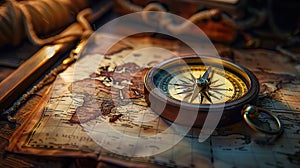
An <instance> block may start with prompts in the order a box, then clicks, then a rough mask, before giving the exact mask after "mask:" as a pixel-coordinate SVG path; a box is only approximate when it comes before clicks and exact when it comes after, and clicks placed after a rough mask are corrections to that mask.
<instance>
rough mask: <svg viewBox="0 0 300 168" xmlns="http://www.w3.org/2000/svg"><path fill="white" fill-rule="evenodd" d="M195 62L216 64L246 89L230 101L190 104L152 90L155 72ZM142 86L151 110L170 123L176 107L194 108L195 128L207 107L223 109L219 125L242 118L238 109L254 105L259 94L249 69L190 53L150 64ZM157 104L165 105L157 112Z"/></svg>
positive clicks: (257, 84)
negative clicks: (233, 76) (189, 54)
mask: <svg viewBox="0 0 300 168" xmlns="http://www.w3.org/2000/svg"><path fill="white" fill-rule="evenodd" d="M199 64H202V65H203V64H204V65H209V66H213V67H219V68H221V69H222V68H224V70H226V71H230V72H231V73H234V74H235V75H237V76H238V77H239V78H241V79H242V80H243V81H244V82H245V84H246V85H247V87H248V91H247V92H246V93H245V94H244V95H243V96H241V97H240V98H238V99H236V100H233V101H230V102H224V103H217V104H192V103H188V102H184V101H179V100H176V99H173V98H171V97H169V96H167V95H165V94H164V93H163V92H162V91H160V89H155V88H157V87H156V85H155V83H154V81H155V79H154V78H155V75H156V74H157V73H158V72H159V71H161V70H163V69H166V68H168V67H172V66H182V65H199ZM144 85H145V91H146V94H145V98H146V101H147V103H148V105H149V106H150V107H151V109H152V110H153V111H154V112H156V113H157V114H159V115H160V116H161V117H163V118H165V119H167V120H169V121H171V122H174V121H175V119H176V117H177V114H178V112H179V109H180V108H181V110H182V111H184V112H190V111H194V110H197V111H198V114H197V118H196V120H195V123H194V126H195V127H201V126H202V125H203V123H204V121H205V118H206V115H207V112H208V111H209V109H211V108H215V109H220V108H224V110H223V114H222V118H221V121H220V123H219V125H220V126H223V125H228V124H231V123H233V122H236V121H239V120H241V119H242V117H241V115H240V111H241V110H242V108H243V106H244V105H246V104H254V103H255V100H256V99H257V97H258V93H259V82H258V80H257V78H256V77H255V75H254V74H253V73H252V72H251V71H249V70H248V69H246V68H245V67H243V66H241V65H238V64H236V63H233V62H231V61H227V60H224V59H220V58H216V57H213V56H197V55H191V56H183V57H176V58H172V59H169V60H166V61H163V62H161V63H159V64H157V65H155V66H154V67H152V68H151V69H150V70H149V71H148V72H147V74H146V75H145V78H144ZM150 100H151V102H150ZM151 103H152V105H151ZM159 106H165V108H164V110H163V111H161V107H159ZM212 111H215V110H212ZM179 124H183V125H184V123H179Z"/></svg>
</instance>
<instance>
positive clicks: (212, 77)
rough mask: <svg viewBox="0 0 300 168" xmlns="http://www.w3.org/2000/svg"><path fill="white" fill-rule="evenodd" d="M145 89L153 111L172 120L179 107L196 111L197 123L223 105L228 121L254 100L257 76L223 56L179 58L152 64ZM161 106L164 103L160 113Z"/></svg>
mask: <svg viewBox="0 0 300 168" xmlns="http://www.w3.org/2000/svg"><path fill="white" fill-rule="evenodd" d="M145 88H146V99H149V97H151V99H152V106H150V107H151V108H152V109H153V111H155V112H157V113H158V114H160V115H161V116H162V117H164V118H166V119H168V120H170V121H174V119H175V118H176V116H177V112H178V111H179V109H184V110H185V111H186V112H187V113H188V112H189V111H191V110H192V111H195V110H197V111H198V117H197V119H196V123H195V125H196V126H201V125H202V124H203V123H202V122H203V117H205V116H206V113H207V112H208V111H209V109H210V108H216V109H217V108H220V107H224V112H223V118H225V119H226V120H229V121H228V122H229V123H230V122H232V121H236V120H239V119H241V117H240V116H241V115H240V111H241V109H242V108H243V106H244V105H245V104H248V103H253V102H254V101H255V99H256V98H257V96H258V92H259V84H258V81H257V79H256V77H255V76H254V75H253V74H252V73H251V72H250V71H248V70H247V69H245V68H243V67H241V66H239V65H237V64H234V63H232V62H229V61H225V60H222V59H218V58H214V57H198V56H187V57H179V58H175V59H171V60H167V61H165V62H162V63H160V64H158V65H156V66H154V67H153V68H152V69H151V70H150V71H149V72H148V74H147V75H146V76H145ZM148 102H149V101H148ZM149 103H151V102H149ZM160 106H165V108H164V109H163V111H162V112H161V110H162V108H161V107H160ZM197 122H198V123H197ZM225 123H227V121H225Z"/></svg>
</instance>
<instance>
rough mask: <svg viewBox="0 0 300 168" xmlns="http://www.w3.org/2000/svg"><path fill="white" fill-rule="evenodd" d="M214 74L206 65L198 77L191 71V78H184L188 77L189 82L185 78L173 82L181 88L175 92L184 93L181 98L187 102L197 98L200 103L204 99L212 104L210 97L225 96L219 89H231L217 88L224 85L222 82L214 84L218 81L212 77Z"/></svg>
mask: <svg viewBox="0 0 300 168" xmlns="http://www.w3.org/2000/svg"><path fill="white" fill-rule="evenodd" d="M214 74H215V71H214V70H212V68H211V67H208V68H207V70H206V71H205V72H204V74H203V75H202V76H201V74H200V76H199V78H196V77H195V76H194V75H193V74H192V73H190V77H191V79H189V78H186V79H188V80H189V81H190V82H191V83H190V82H187V81H185V80H180V81H181V82H183V83H178V84H174V85H176V86H177V87H179V88H180V89H182V90H181V91H180V92H177V94H179V95H180V94H186V95H185V96H184V97H183V100H185V101H187V102H189V103H192V102H194V101H195V99H196V98H198V99H199V102H200V104H203V100H204V99H206V100H208V101H209V102H210V103H211V104H213V101H212V99H211V97H214V98H215V99H218V100H220V97H218V96H217V95H223V96H225V94H224V93H222V92H220V91H221V90H222V91H232V90H231V89H226V88H219V87H221V86H223V85H225V84H224V83H221V84H218V85H214V84H215V83H216V82H217V81H218V79H213V77H214Z"/></svg>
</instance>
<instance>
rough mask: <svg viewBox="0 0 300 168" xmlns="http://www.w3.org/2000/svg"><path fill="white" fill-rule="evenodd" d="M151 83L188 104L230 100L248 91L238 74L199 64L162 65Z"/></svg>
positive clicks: (166, 93)
mask: <svg viewBox="0 0 300 168" xmlns="http://www.w3.org/2000/svg"><path fill="white" fill-rule="evenodd" d="M153 82H154V85H155V87H157V88H159V89H160V90H161V91H162V92H163V93H164V94H165V95H166V96H167V97H169V98H171V99H174V100H178V101H180V102H186V103H190V104H217V103H226V102H231V101H234V100H236V99H239V98H240V97H242V96H244V95H245V94H246V93H247V92H248V87H247V81H245V80H243V79H242V77H240V75H238V74H235V73H233V72H231V71H230V70H229V69H226V68H225V69H223V67H221V68H220V67H219V66H214V65H204V64H199V63H198V64H197V63H196V64H194V63H193V64H190V63H189V64H172V63H171V64H167V65H164V67H163V68H160V69H159V70H158V71H157V73H156V74H155V75H154V81H153Z"/></svg>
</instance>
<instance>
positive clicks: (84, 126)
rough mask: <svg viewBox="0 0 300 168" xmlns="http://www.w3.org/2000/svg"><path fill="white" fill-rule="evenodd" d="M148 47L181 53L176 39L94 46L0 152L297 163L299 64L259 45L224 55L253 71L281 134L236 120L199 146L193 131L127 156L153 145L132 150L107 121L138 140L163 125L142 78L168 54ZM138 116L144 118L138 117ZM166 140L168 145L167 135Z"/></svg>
mask: <svg viewBox="0 0 300 168" xmlns="http://www.w3.org/2000/svg"><path fill="white" fill-rule="evenodd" d="M99 38H100V37H99ZM101 38H104V37H101ZM105 38H113V37H105ZM101 47H102V48H101ZM149 47H150V48H149ZM151 47H163V48H165V49H166V50H169V51H172V52H173V53H176V54H183V55H184V54H186V53H188V51H186V50H185V49H183V48H182V47H181V45H180V44H179V43H178V42H176V41H172V40H168V39H158V38H150V37H148V38H141V37H130V38H127V39H125V40H122V41H121V42H120V43H118V44H116V45H115V46H114V47H113V48H112V49H110V50H109V51H108V53H106V55H103V53H102V51H103V48H105V44H96V45H95V47H94V48H93V49H91V50H90V51H88V54H87V55H85V56H84V57H82V58H81V59H80V60H78V62H77V63H76V65H74V66H72V67H70V68H68V69H67V70H66V71H65V72H63V73H61V74H60V75H59V77H58V78H57V80H56V82H55V83H54V86H53V88H52V90H51V91H50V92H49V98H48V99H47V101H44V102H42V103H41V106H42V107H40V108H37V109H36V110H35V111H33V113H32V115H31V117H30V119H29V121H27V122H26V123H25V124H24V125H23V126H22V127H21V128H20V129H19V130H18V132H16V133H15V135H14V136H13V137H12V140H11V144H10V146H9V147H8V148H7V149H8V150H9V151H12V152H17V153H25V154H35V155H42V156H54V155H55V156H74V157H93V158H95V159H98V160H102V161H107V162H112V163H115V164H117V165H122V166H145V167H152V166H153V167H155V166H166V167H222V168H224V167H299V165H300V109H299V108H300V103H299V100H300V85H299V84H300V79H299V70H300V65H299V64H298V65H297V64H296V62H295V61H294V62H293V61H291V60H290V59H289V58H287V57H285V56H283V55H280V54H278V53H276V52H272V51H267V50H250V51H249V50H247V52H246V51H245V50H234V53H233V55H232V56H230V59H232V60H233V61H235V62H236V63H239V64H241V65H243V66H245V67H247V68H248V69H250V70H251V71H252V72H254V74H255V75H256V76H257V78H258V79H259V82H260V87H261V94H260V96H259V98H258V101H257V105H258V106H259V107H263V108H266V109H268V110H270V111H272V112H273V113H274V114H275V115H276V116H278V117H279V118H280V119H281V121H282V122H283V126H284V132H283V134H282V135H281V136H280V137H278V138H277V139H276V140H275V141H272V142H270V141H269V139H270V137H267V136H265V135H261V134H259V133H256V132H254V131H253V130H251V129H250V128H248V126H247V125H246V124H245V123H244V122H243V121H241V122H238V123H235V124H232V125H230V126H226V127H222V128H218V129H216V130H215V131H214V133H213V135H211V137H210V138H209V139H207V140H206V141H205V142H203V143H200V142H198V134H199V130H197V129H192V130H191V131H190V132H189V133H188V134H187V135H186V136H185V137H184V139H182V140H181V141H180V142H179V143H177V144H176V145H175V146H173V147H172V148H170V149H169V150H167V151H165V152H163V153H159V154H155V155H153V156H148V157H129V156H131V155H134V153H137V152H139V151H140V150H149V151H153V153H155V151H158V150H159V149H158V148H159V147H158V146H157V145H155V144H144V145H143V148H139V147H140V146H141V145H140V146H138V145H137V144H136V143H135V142H128V141H125V140H124V139H123V138H122V137H120V136H116V135H115V134H114V133H112V132H109V131H108V130H109V129H108V128H107V127H108V126H109V127H112V128H114V129H115V130H117V131H119V132H121V133H122V134H125V135H130V136H138V137H143V138H149V136H151V135H153V134H157V133H161V132H163V131H164V130H165V129H166V128H167V127H168V123H167V122H166V121H165V120H163V119H161V118H159V117H158V116H157V115H156V114H155V113H153V112H152V111H151V109H150V108H149V107H148V106H147V104H146V102H145V99H144V86H143V80H144V79H143V78H144V75H145V73H146V72H147V70H149V68H151V66H153V65H155V64H157V63H158V62H159V60H161V59H162V58H163V59H169V58H171V57H174V55H173V54H170V52H166V51H165V50H161V51H160V52H155V53H153V49H151ZM219 49H220V50H222V47H220V48H218V50H219ZM99 60H100V61H99ZM91 61H97V62H99V64H97V65H99V66H98V67H93V66H91V65H90V64H88V62H91ZM78 72H80V73H78ZM129 79H130V80H129ZM95 86H96V87H95ZM95 96H96V97H97V99H94V97H95ZM112 99H113V100H114V101H112ZM43 107H44V108H43ZM93 107H97V108H98V109H100V110H95V108H93ZM99 111H101V112H99ZM140 118H143V119H144V121H145V119H146V120H147V121H148V122H140V120H139V119H140ZM103 123H107V124H106V125H104V124H103ZM87 132H95V133H97V135H100V136H101V137H103V139H102V140H101V144H102V145H101V146H105V145H107V146H113V147H114V149H113V150H115V151H125V152H124V153H123V154H122V155H118V154H115V153H114V152H111V151H109V150H106V149H104V148H102V147H101V146H100V145H98V143H96V142H95V140H93V138H92V137H91V136H90V135H89V134H88V133H87ZM169 133H170V134H172V132H169ZM174 136H175V133H174ZM171 137H172V136H171ZM174 139H175V138H174ZM168 141H169V142H170V143H173V142H172V141H173V139H172V138H170V139H169V140H168ZM124 149H126V150H124Z"/></svg>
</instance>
